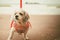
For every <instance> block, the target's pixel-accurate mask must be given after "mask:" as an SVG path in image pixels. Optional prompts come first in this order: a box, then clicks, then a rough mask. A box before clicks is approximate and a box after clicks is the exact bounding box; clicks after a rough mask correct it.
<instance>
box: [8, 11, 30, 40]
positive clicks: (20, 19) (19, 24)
mask: <svg viewBox="0 0 60 40" xmlns="http://www.w3.org/2000/svg"><path fill="white" fill-rule="evenodd" d="M28 19H29V15H28V14H27V13H26V12H25V11H23V10H20V11H17V12H15V13H14V15H13V19H12V21H11V29H10V34H9V37H8V40H12V37H13V34H14V32H17V33H19V34H22V33H23V34H24V40H27V39H29V38H28V37H27V32H28V30H29V26H30V25H31V24H30V22H29V21H28Z"/></svg>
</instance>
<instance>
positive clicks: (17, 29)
mask: <svg viewBox="0 0 60 40" xmlns="http://www.w3.org/2000/svg"><path fill="white" fill-rule="evenodd" d="M29 26H31V24H30V22H29V21H27V22H26V24H25V27H23V26H22V25H18V24H17V23H16V22H15V21H14V20H12V22H11V26H10V27H14V28H15V29H16V31H19V30H24V28H25V29H28V28H29Z"/></svg>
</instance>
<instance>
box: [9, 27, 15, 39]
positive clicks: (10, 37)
mask: <svg viewBox="0 0 60 40" xmlns="http://www.w3.org/2000/svg"><path fill="white" fill-rule="evenodd" d="M14 30H15V29H14V27H12V28H11V30H10V34H9V37H8V40H11V39H12V37H13V34H14Z"/></svg>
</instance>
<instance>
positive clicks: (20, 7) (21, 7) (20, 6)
mask: <svg viewBox="0 0 60 40" xmlns="http://www.w3.org/2000/svg"><path fill="white" fill-rule="evenodd" d="M20 8H22V0H20Z"/></svg>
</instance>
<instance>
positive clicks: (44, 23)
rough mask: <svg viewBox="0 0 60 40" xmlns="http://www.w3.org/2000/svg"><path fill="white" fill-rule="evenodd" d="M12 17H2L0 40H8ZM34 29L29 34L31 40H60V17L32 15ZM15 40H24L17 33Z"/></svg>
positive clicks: (0, 20)
mask: <svg viewBox="0 0 60 40" xmlns="http://www.w3.org/2000/svg"><path fill="white" fill-rule="evenodd" d="M9 20H10V15H0V40H7V38H8V34H9V30H10V27H9ZM30 22H31V24H32V28H30V30H29V32H28V36H29V38H30V40H60V15H31V16H30ZM13 40H23V37H22V36H20V35H18V33H15V34H14V36H13Z"/></svg>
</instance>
